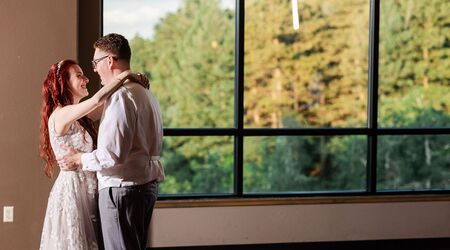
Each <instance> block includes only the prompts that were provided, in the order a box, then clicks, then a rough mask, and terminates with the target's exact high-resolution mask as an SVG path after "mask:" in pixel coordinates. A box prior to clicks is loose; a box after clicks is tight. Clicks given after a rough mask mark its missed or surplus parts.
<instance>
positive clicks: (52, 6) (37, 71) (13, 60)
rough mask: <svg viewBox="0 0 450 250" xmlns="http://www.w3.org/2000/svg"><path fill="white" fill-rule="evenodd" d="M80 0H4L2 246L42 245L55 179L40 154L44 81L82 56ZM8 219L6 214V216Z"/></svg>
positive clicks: (0, 45)
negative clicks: (56, 67)
mask: <svg viewBox="0 0 450 250" xmlns="http://www.w3.org/2000/svg"><path fill="white" fill-rule="evenodd" d="M76 17H77V1H58V0H42V1H26V2H24V1H21V0H18V1H17V0H2V1H1V2H0V31H1V39H0V55H1V59H0V89H1V92H0V138H1V139H0V140H1V141H0V156H1V157H0V173H1V181H0V209H1V212H2V211H3V206H8V205H11V206H14V208H15V210H14V213H15V214H14V219H15V220H14V222H13V223H3V220H2V221H1V222H0V248H1V249H5V250H6V249H37V248H38V247H39V239H40V232H41V228H42V222H43V214H44V212H45V208H46V203H47V198H48V194H49V191H50V188H51V185H52V182H51V181H50V180H49V179H47V178H46V177H44V175H43V172H42V161H41V160H40V158H39V154H38V142H39V112H40V105H41V97H40V89H41V84H42V82H43V80H44V78H45V76H46V74H47V72H48V69H49V68H50V65H51V64H53V63H55V62H58V61H59V60H61V59H62V58H74V59H76V56H77V33H76V32H77V18H76ZM2 218H3V217H2Z"/></svg>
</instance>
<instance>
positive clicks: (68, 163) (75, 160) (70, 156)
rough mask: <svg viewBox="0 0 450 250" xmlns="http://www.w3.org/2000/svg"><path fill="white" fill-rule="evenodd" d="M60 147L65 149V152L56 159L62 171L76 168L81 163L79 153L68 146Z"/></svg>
mask: <svg viewBox="0 0 450 250" xmlns="http://www.w3.org/2000/svg"><path fill="white" fill-rule="evenodd" d="M62 147H63V148H64V149H66V154H65V155H64V156H63V157H61V158H58V159H57V161H58V165H59V167H60V168H61V170H64V171H74V170H76V169H77V168H78V166H79V165H80V164H81V153H79V152H78V151H76V150H75V149H73V148H71V147H68V146H62Z"/></svg>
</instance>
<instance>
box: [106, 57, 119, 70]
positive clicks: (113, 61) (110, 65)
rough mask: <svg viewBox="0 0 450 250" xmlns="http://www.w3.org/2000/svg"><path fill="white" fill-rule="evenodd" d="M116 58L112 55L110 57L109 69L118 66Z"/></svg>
mask: <svg viewBox="0 0 450 250" xmlns="http://www.w3.org/2000/svg"><path fill="white" fill-rule="evenodd" d="M116 63H117V62H116V60H115V59H114V58H112V57H108V69H112V68H113V67H115V66H116Z"/></svg>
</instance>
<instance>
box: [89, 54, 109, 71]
mask: <svg viewBox="0 0 450 250" xmlns="http://www.w3.org/2000/svg"><path fill="white" fill-rule="evenodd" d="M108 56H109V55H106V56H102V57H100V58H97V59H94V60H92V68H93V69H95V68H96V67H97V63H99V62H100V61H101V60H103V59H105V58H107V57H108ZM113 58H114V57H113Z"/></svg>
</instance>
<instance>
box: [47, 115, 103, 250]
mask: <svg viewBox="0 0 450 250" xmlns="http://www.w3.org/2000/svg"><path fill="white" fill-rule="evenodd" d="M48 126H49V136H50V143H51V145H52V149H53V152H54V154H55V156H56V158H58V157H60V156H62V155H64V153H65V150H64V149H63V148H62V147H61V145H68V146H70V147H73V148H74V149H76V150H78V151H80V152H90V151H92V138H91V136H90V135H89V133H88V132H87V131H86V130H85V129H84V128H83V127H82V126H81V125H80V124H79V123H78V122H74V123H73V124H72V126H71V127H70V129H69V131H68V132H67V134H65V135H63V136H59V135H57V134H56V133H55V132H54V131H55V129H54V122H53V120H51V121H50V120H49V124H48ZM96 194H97V179H96V176H95V173H93V172H85V171H82V170H81V169H77V170H76V171H60V173H59V175H58V178H57V179H56V180H55V183H54V185H53V187H52V190H51V192H50V196H49V198H48V204H47V212H46V214H45V220H44V226H43V230H42V237H41V244H40V248H39V249H41V250H75V249H76V250H92V249H98V245H97V238H96V233H97V234H99V232H100V230H99V226H98V225H99V220H98V216H97V200H96Z"/></svg>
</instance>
